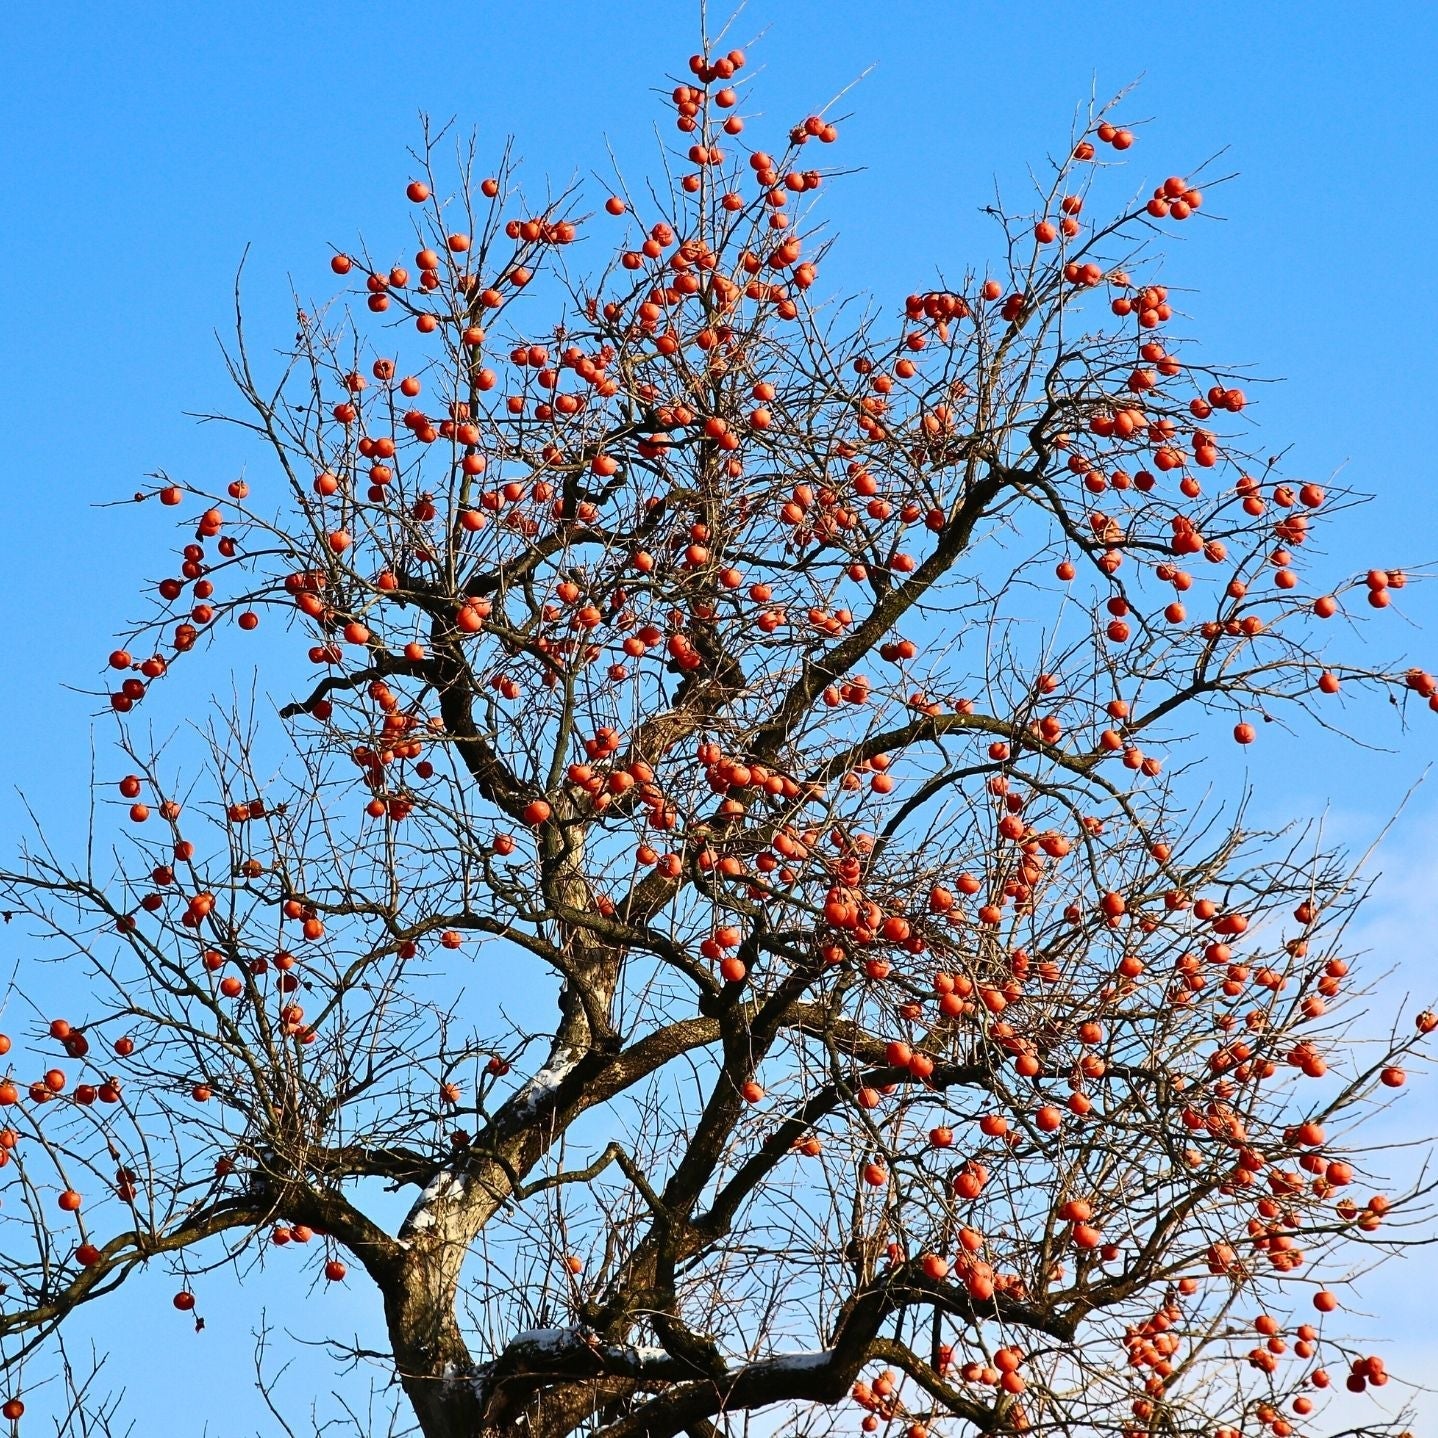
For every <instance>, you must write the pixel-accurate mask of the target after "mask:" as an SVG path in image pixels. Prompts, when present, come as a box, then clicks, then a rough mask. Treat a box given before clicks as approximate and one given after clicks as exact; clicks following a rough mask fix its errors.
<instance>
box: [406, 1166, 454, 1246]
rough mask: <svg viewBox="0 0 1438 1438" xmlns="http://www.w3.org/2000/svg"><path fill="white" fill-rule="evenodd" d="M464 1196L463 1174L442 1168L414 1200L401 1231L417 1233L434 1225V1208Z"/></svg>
mask: <svg viewBox="0 0 1438 1438" xmlns="http://www.w3.org/2000/svg"><path fill="white" fill-rule="evenodd" d="M463 1197H464V1175H463V1174H462V1173H454V1172H452V1171H451V1170H450V1169H447V1168H442V1169H440V1171H439V1172H438V1173H437V1174H435V1176H434V1177H433V1178H432V1179H430V1181H429V1183H428V1184H427V1185H426V1186H425V1190H424V1192H423V1193H422V1194H420V1196H419V1197H418V1198H417V1199H416V1200H415V1202H414V1207H413V1208H411V1209H410V1211H409V1215H408V1217H406V1219H405V1221H404V1223H403V1224H402V1225H401V1231H402V1232H407V1233H419V1232H422V1231H423V1230H424V1229H426V1228H432V1227H433V1226H434V1209H435V1207H436V1205H438V1204H440V1203H446V1202H449V1203H454V1202H458V1201H459V1200H460V1199H461V1198H463Z"/></svg>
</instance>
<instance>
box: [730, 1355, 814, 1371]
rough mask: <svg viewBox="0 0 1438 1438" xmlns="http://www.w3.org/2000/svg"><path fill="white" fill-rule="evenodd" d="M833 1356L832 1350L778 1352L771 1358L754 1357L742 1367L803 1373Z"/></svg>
mask: <svg viewBox="0 0 1438 1438" xmlns="http://www.w3.org/2000/svg"><path fill="white" fill-rule="evenodd" d="M833 1357H834V1354H833V1352H832V1350H822V1351H820V1352H818V1353H779V1354H776V1355H775V1356H774V1357H773V1358H760V1359H756V1360H755V1361H754V1362H753V1363H746V1364H745V1365H744V1367H745V1368H769V1369H778V1370H779V1371H781V1372H784V1373H803V1372H807V1371H808V1370H809V1369H811V1368H823V1367H824V1366H825V1364H827V1363H829V1362H830V1361H831V1360H832V1359H833ZM735 1371H736V1372H737V1371H739V1370H735Z"/></svg>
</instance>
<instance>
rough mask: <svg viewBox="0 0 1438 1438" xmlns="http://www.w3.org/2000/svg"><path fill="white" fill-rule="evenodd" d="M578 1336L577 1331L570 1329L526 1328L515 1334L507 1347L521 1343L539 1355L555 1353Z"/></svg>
mask: <svg viewBox="0 0 1438 1438" xmlns="http://www.w3.org/2000/svg"><path fill="white" fill-rule="evenodd" d="M578 1336H579V1330H578V1329H577V1328H572V1327H571V1328H526V1329H525V1330H524V1332H523V1333H516V1334H515V1335H514V1337H513V1338H511V1339H510V1341H509V1344H508V1346H509V1347H511V1348H513V1347H515V1346H516V1345H517V1344H521V1343H522V1344H523V1345H524V1346H525V1347H526V1348H535V1349H538V1350H539V1352H541V1353H557V1352H558V1351H559V1350H560V1349H561V1348H565V1347H567V1346H568V1345H569V1344H571V1343H573V1342H574V1340H575V1338H577V1337H578Z"/></svg>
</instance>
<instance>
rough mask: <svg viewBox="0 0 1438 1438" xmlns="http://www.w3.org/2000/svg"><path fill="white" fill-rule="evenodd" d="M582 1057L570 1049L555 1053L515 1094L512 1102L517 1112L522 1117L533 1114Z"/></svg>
mask: <svg viewBox="0 0 1438 1438" xmlns="http://www.w3.org/2000/svg"><path fill="white" fill-rule="evenodd" d="M580 1058H581V1055H580V1054H577V1053H573V1052H570V1051H569V1050H561V1051H560V1052H559V1053H557V1054H555V1055H553V1057H551V1058H550V1060H549V1062H548V1063H547V1064H545V1066H544V1067H543V1068H542V1069H540V1070H539V1072H538V1073H537V1074H535V1076H534V1077H533V1078H532V1079H530V1081H529V1082H528V1083H527V1084H525V1085H524V1086H523V1088H521V1089H520V1090H519V1091H518V1092H517V1093H516V1094H515V1095H514V1098H513V1100H512V1102H513V1104H514V1107H515V1111H516V1113H518V1114H519V1115H520V1116H521V1117H527V1116H528V1115H529V1114H532V1113H533V1112H534V1111H535V1109H537V1108H538V1107H539V1105H540V1104H541V1103H542V1102H543V1101H544V1099H545V1098H546V1097H547V1096H548V1095H549V1094H551V1093H553V1092H554V1090H555V1089H557V1088H558V1087H559V1085H560V1084H562V1083H563V1082H564V1080H565V1079H567V1078H568V1077H569V1075H570V1074H572V1073H573V1072H574V1070H575V1069H576V1068H578V1067H579V1060H580Z"/></svg>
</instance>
